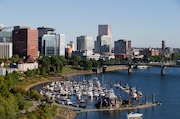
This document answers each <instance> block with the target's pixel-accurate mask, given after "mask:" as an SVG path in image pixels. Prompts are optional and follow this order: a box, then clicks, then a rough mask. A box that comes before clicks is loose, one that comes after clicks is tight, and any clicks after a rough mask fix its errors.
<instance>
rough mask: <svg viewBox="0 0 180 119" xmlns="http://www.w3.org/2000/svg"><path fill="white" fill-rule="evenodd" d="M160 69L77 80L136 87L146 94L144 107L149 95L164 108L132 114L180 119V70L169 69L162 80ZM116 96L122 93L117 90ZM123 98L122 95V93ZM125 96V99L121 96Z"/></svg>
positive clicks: (84, 117) (110, 115) (92, 117)
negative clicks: (91, 80) (93, 79)
mask: <svg viewBox="0 0 180 119" xmlns="http://www.w3.org/2000/svg"><path fill="white" fill-rule="evenodd" d="M160 73H161V69H160V68H148V69H143V70H140V69H133V71H132V74H131V75H129V74H128V73H127V70H121V71H115V72H108V73H103V74H97V75H80V76H73V77H71V78H73V79H74V80H78V79H87V78H91V77H98V78H99V79H100V80H101V81H103V82H104V81H106V82H109V81H110V79H112V82H113V83H116V81H117V82H118V83H119V82H121V84H122V85H123V84H125V83H128V84H129V85H131V87H134V86H136V87H137V88H138V90H140V91H141V92H142V93H143V97H142V99H141V103H143V104H144V103H145V95H146V94H149V101H150V100H151V98H152V94H153V93H155V100H156V101H160V102H162V105H161V106H155V107H150V108H146V109H140V110H132V111H133V112H140V113H142V114H143V117H142V118H143V119H180V113H179V111H180V68H172V67H167V68H166V69H165V75H164V76H161V74H160ZM114 90H115V92H116V93H120V90H119V89H116V88H115V87H114ZM120 94H122V93H120ZM120 96H122V97H123V96H125V95H120ZM127 113H128V111H112V112H88V113H80V114H78V115H77V116H76V118H75V119H126V114H127Z"/></svg>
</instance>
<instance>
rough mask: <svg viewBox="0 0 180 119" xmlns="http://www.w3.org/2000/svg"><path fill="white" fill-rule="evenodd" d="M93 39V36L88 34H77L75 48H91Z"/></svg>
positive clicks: (82, 49)
mask: <svg viewBox="0 0 180 119" xmlns="http://www.w3.org/2000/svg"><path fill="white" fill-rule="evenodd" d="M93 49H94V41H93V37H90V36H79V37H77V50H81V51H84V50H93Z"/></svg>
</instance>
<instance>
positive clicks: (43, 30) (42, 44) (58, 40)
mask: <svg viewBox="0 0 180 119" xmlns="http://www.w3.org/2000/svg"><path fill="white" fill-rule="evenodd" d="M37 29H38V40H39V42H38V44H39V51H40V53H41V54H44V55H47V56H52V55H58V56H64V55H65V35H64V34H56V33H55V32H54V31H55V29H54V28H48V27H38V28H37Z"/></svg>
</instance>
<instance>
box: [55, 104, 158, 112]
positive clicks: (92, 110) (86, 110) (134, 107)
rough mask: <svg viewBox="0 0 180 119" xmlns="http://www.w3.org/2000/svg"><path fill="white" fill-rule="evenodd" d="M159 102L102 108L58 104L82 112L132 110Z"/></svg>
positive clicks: (152, 105)
mask: <svg viewBox="0 0 180 119" xmlns="http://www.w3.org/2000/svg"><path fill="white" fill-rule="evenodd" d="M160 104H161V103H160V102H157V103H149V104H143V105H138V106H126V107H120V108H109V109H108V108H102V109H83V108H79V107H73V106H66V105H62V104H58V106H59V107H64V108H68V109H72V110H75V111H77V113H83V112H102V111H117V110H119V111H122V110H134V109H144V108H149V107H154V106H157V105H160Z"/></svg>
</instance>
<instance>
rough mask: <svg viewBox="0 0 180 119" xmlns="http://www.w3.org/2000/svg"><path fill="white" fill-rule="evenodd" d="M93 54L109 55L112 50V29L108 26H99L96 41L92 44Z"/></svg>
mask: <svg viewBox="0 0 180 119" xmlns="http://www.w3.org/2000/svg"><path fill="white" fill-rule="evenodd" d="M94 46H95V48H94V52H95V53H100V54H103V53H111V49H112V29H111V26H110V25H99V26H98V36H97V41H95V44H94Z"/></svg>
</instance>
